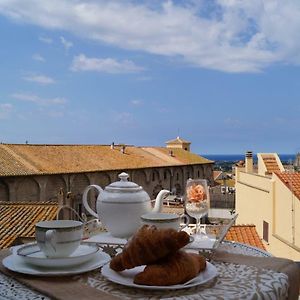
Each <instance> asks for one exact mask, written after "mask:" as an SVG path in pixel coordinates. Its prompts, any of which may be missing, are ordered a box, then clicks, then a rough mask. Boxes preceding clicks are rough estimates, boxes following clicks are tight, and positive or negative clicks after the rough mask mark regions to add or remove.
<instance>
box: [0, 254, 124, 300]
mask: <svg viewBox="0 0 300 300" xmlns="http://www.w3.org/2000/svg"><path fill="white" fill-rule="evenodd" d="M10 254H11V253H10V252H9V250H2V251H0V261H1V262H2V260H3V259H4V258H5V257H6V256H8V255H10ZM0 271H1V272H2V273H3V274H5V275H8V276H10V277H12V278H14V279H16V280H17V281H19V282H21V283H23V284H24V285H26V286H28V287H29V288H31V289H33V290H36V291H38V292H40V293H42V294H44V295H45V296H48V297H50V298H51V299H57V300H74V297H75V296H76V299H84V300H95V299H101V300H114V299H119V298H118V297H115V296H112V295H110V294H106V293H104V292H102V291H99V290H97V289H95V288H92V287H89V286H87V285H84V284H82V283H80V282H77V281H75V280H74V279H73V278H72V277H37V276H32V275H23V274H19V273H15V272H11V271H9V270H7V269H6V268H5V267H4V266H3V265H2V263H0ZM99 272H100V271H99Z"/></svg>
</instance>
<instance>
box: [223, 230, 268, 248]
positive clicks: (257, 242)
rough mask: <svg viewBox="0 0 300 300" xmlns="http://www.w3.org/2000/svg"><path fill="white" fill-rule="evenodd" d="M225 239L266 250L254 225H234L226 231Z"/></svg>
mask: <svg viewBox="0 0 300 300" xmlns="http://www.w3.org/2000/svg"><path fill="white" fill-rule="evenodd" d="M225 240H228V241H234V242H239V243H243V244H247V245H250V246H253V247H257V248H260V249H262V250H266V248H265V246H264V244H263V242H262V240H261V239H260V237H259V235H258V233H257V231H256V228H255V225H234V226H232V227H231V228H230V229H229V231H228V232H227V235H226V237H225Z"/></svg>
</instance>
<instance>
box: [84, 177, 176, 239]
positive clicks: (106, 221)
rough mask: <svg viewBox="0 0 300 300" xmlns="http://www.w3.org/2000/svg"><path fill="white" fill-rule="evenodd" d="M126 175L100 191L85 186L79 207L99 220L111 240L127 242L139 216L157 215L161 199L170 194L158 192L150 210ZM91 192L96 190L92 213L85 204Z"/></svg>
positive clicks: (145, 198) (144, 195)
mask: <svg viewBox="0 0 300 300" xmlns="http://www.w3.org/2000/svg"><path fill="white" fill-rule="evenodd" d="M128 177H129V175H128V174H127V173H124V172H123V173H121V174H119V178H120V179H121V180H120V181H116V182H113V183H111V184H110V185H108V186H107V187H105V189H104V190H103V189H102V188H101V187H100V186H98V185H95V184H93V185H89V186H88V187H86V188H85V190H84V192H83V197H82V201H83V205H84V207H85V209H86V210H87V211H88V212H89V213H90V214H91V215H93V216H94V217H96V218H99V219H100V221H101V222H102V223H103V225H104V226H105V227H106V229H107V230H108V231H109V232H110V233H111V234H112V235H113V236H115V237H121V238H128V237H130V236H131V235H133V234H134V233H135V231H136V230H137V229H138V228H139V227H140V226H141V219H140V217H141V215H143V214H145V213H149V212H151V211H152V212H160V211H161V209H162V205H163V197H164V196H165V195H167V194H169V193H170V192H169V191H168V190H161V191H160V192H159V193H158V195H157V197H156V200H155V205H154V208H152V205H151V199H150V197H149V195H148V194H147V193H146V192H145V191H144V190H143V188H142V187H141V186H139V185H137V184H136V183H134V182H131V181H128ZM91 188H95V189H96V190H98V192H99V195H98V198H97V203H96V209H97V213H96V212H95V211H93V210H92V209H91V208H90V206H89V204H88V201H87V195H88V192H89V190H90V189H91Z"/></svg>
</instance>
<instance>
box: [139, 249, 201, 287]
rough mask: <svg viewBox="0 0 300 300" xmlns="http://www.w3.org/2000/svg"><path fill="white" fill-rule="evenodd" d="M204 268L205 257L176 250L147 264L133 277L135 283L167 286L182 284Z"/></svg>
mask: <svg viewBox="0 0 300 300" xmlns="http://www.w3.org/2000/svg"><path fill="white" fill-rule="evenodd" d="M205 268H206V260H205V257H204V256H202V255H200V254H196V253H186V252H184V251H177V252H176V253H174V254H173V255H171V256H169V257H168V258H165V259H162V260H161V261H159V262H157V263H155V264H153V265H148V266H146V267H145V269H144V271H143V272H141V273H138V274H137V275H135V277H134V281H133V282H134V283H135V284H142V285H156V286H167V285H174V284H182V283H185V282H187V281H188V280H190V279H192V278H194V277H196V276H197V275H198V274H199V273H200V272H201V271H203V270H205Z"/></svg>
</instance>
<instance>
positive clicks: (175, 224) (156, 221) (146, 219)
mask: <svg viewBox="0 0 300 300" xmlns="http://www.w3.org/2000/svg"><path fill="white" fill-rule="evenodd" d="M141 222H142V224H143V225H144V224H147V225H155V226H156V227H157V228H173V229H175V230H177V231H179V230H182V229H183V228H185V227H187V226H188V225H189V217H188V216H187V215H185V214H182V215H180V216H179V215H177V214H171V213H148V214H144V215H142V216H141ZM181 223H184V225H180V224H181Z"/></svg>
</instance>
